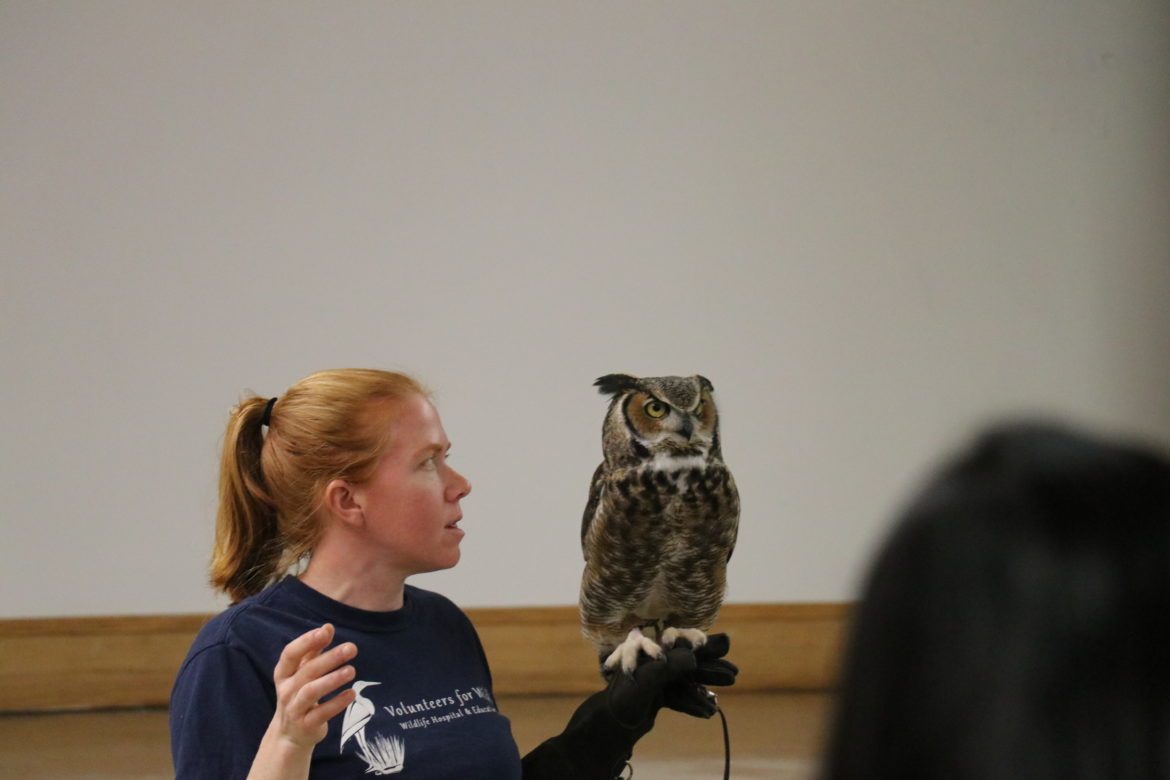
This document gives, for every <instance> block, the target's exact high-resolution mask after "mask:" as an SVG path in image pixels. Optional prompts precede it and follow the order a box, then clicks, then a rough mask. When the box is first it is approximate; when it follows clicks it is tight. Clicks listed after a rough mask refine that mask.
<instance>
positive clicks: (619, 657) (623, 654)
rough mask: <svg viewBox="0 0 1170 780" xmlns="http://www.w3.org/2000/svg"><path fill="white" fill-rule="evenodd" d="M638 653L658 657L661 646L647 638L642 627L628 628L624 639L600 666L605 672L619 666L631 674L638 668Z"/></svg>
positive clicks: (660, 652) (660, 653)
mask: <svg viewBox="0 0 1170 780" xmlns="http://www.w3.org/2000/svg"><path fill="white" fill-rule="evenodd" d="M639 653H645V654H646V655H648V656H650V657H651V658H658V657H660V656H661V655H662V648H661V647H659V646H658V643H657V642H655V641H654V640H653V639H649V638H647V637H646V636H645V635H644V634H643V633H642V629H640V628H636V627H635V628H631V629H630V633H628V634H626V641H624V642H622V643H621V644H620V645H618V646H617V649H616V650H614V651H613V652H612V653H610V654H609V657H608V658H606V659H605V663H604V664H602V666H603V667H604V670H605V672H612V671H613V670H614V669H616V668H617V667H618V666H621V668H622V671H623V672H625V673H626V674H633V673H634V670H635V669H637V668H638V654H639Z"/></svg>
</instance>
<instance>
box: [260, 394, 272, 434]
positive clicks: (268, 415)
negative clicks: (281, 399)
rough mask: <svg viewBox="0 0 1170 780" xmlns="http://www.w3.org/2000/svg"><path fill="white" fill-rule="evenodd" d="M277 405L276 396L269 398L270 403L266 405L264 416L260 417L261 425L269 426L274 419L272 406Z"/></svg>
mask: <svg viewBox="0 0 1170 780" xmlns="http://www.w3.org/2000/svg"><path fill="white" fill-rule="evenodd" d="M275 405H276V399H275V398H269V399H268V405H267V406H265V407H264V416H263V417H261V418H260V425H261V426H264V427H267V426H268V424H269V423H270V422H271V421H272V407H273V406H275Z"/></svg>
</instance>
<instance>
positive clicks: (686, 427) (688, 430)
mask: <svg viewBox="0 0 1170 780" xmlns="http://www.w3.org/2000/svg"><path fill="white" fill-rule="evenodd" d="M694 430H695V426H693V425H692V424H691V421H690V420H683V421H682V425H681V426H680V427H679V429H678V433H679V435H680V436H682V437H683V438H684V439H686V440H687V441H690V440H691V434H692V433H693V432H694Z"/></svg>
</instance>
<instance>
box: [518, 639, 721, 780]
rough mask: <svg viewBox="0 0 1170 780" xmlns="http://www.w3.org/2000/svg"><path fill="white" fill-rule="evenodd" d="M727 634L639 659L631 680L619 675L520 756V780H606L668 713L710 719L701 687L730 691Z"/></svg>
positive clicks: (711, 707) (710, 698) (710, 703)
mask: <svg viewBox="0 0 1170 780" xmlns="http://www.w3.org/2000/svg"><path fill="white" fill-rule="evenodd" d="M729 648H730V641H729V639H728V637H727V635H726V634H713V635H712V636H710V637H708V640H707V643H706V644H705V645H703V646H702V647H700V648H698V649H696V650H692V649H691V648H690V647H689V646H687V645H678V646H676V647H673V648H671V649H670V650H667V651H666V652H665V653H663V655H662V656H661V657H659V658H653V659H652V658H648V657H646V656H642V657H640V658H639V659H638V666H637V667H636V668H635V669H634V671H633V673H630V674H627V673H625V672H621V671H619V672H617V673H616V674H614V675H613V676H612V677H611V678H610V680H609V684H608V686H607V687H606V688H605V690H603V691H599V692H597V693H595V694H593V695H592V696H590V697H589V698H588V699H586V700H585V701H584V702H582V703H581V706H579V707H578V708H577V710H576V711H575V712H574V713H573V716H572V717H571V718H570V719H569V723H568V725H567V726H566V727H565V730H564V731H563V732H561V733H560V734H559V735H557V736H555V737H553V738H552V739H549V740H546V741H545V742H543V743H541V744H540V745H539V746H537V747H536V749H534V750H533V751H532V752H531V753H529V754H528V755H526V756H524V759H523V767H524V778H525V780H552V779H553V778H556V780H612V778H614V777H616V776H617V775H618V774H619V773H620V772H621V770H622V768H623V767H624V766H625V763H626V761H628V760H629V758H630V756H631V755H632V754H633V750H634V744H635V743H636V742H637V741H638V740H639V739H641V738H642V736H643V735H645V734H646V733H647V732H649V731H650V729H652V728H653V727H654V720H655V718H656V717H657V715H658V711H659V710H660V709H661V708H662V707H663V706H667V707H670V708H671V709H674V710H677V711H679V712H683V713H686V714H688V715H693V716H696V717H703V718H709V717H711V716H712V715H714V714H715V697H714V695H713V694H711V693H710V692H708V691H707V689H706V687H705V686H706V685H731V684H732V683H734V682H735V676H736V674H738V672H739V670H738V669H737V668H736V666H735V664H733V663H731V662H730V661H727V660H726V659H724V656H725V655H727V652H728V650H729Z"/></svg>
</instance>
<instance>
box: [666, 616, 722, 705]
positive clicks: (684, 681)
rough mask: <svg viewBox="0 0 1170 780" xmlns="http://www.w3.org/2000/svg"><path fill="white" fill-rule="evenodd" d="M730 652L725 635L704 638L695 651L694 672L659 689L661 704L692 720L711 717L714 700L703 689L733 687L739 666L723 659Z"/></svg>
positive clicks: (712, 635)
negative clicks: (661, 698)
mask: <svg viewBox="0 0 1170 780" xmlns="http://www.w3.org/2000/svg"><path fill="white" fill-rule="evenodd" d="M730 649H731V638H730V637H728V636H727V634H711V635H710V636H709V637H707V643H706V644H705V645H703V646H702V647H699V648H696V649H695V652H694V656H695V671H694V672H692V673H690V674H687V675H683V676H681V677H679V678H678V679H676V680H674V681H672V682H671V683H670V685H668V686H667V687H666V688H665V690H663V692H662V695H663V704H664V705H665V706H667V707H669V708H670V709H672V710H676V711H678V712H682V713H685V714H687V715H692V716H694V717H696V718H710V717H712V716H713V715H714V714H715V711H716V701H717V699H716V696H715V694H713V693H712V692H710V691H708V690H707V688H706V686H708V685H718V686H729V685H734V684H735V678H736V675H738V674H739V667H737V666H736V665H735V664H733V663H732V662H731V661H728V660H727V659H726V658H724V656H725V655H727V652H728V651H729V650H730Z"/></svg>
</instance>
